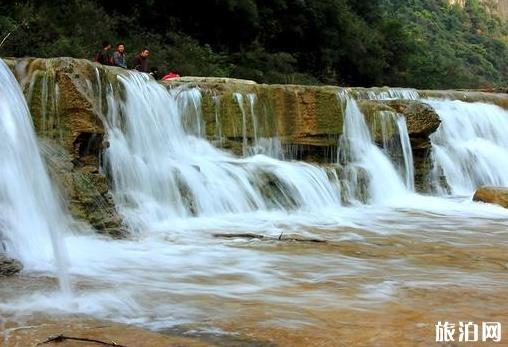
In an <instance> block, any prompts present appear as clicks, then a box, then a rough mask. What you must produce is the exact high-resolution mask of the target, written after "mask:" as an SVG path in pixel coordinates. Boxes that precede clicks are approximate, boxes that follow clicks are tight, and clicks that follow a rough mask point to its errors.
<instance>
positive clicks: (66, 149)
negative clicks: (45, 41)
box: [8, 58, 126, 237]
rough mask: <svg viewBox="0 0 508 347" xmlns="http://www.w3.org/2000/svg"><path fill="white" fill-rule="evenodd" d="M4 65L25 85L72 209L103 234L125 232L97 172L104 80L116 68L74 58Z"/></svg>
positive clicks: (51, 168)
mask: <svg viewBox="0 0 508 347" xmlns="http://www.w3.org/2000/svg"><path fill="white" fill-rule="evenodd" d="M8 65H9V66H10V67H11V69H12V70H13V72H14V74H15V75H16V78H17V79H18V81H19V82H20V85H21V87H22V89H23V92H24V94H25V97H26V99H27V102H28V105H29V108H30V113H31V115H32V119H33V121H34V126H35V129H36V132H37V135H38V136H39V138H41V139H42V140H41V144H40V145H41V146H40V147H41V152H42V154H43V157H44V159H45V161H46V163H47V165H48V168H49V171H50V174H51V176H52V177H53V180H54V181H55V182H57V183H58V185H59V186H60V188H61V191H62V192H64V194H65V196H66V197H67V201H68V202H69V205H68V208H69V211H70V212H71V214H72V215H73V216H74V217H75V218H78V219H80V220H84V221H86V222H88V223H89V224H91V225H92V226H93V227H94V228H96V229H97V230H98V231H99V232H101V233H105V234H108V235H111V236H113V237H121V236H125V234H126V232H125V229H124V228H123V227H122V220H121V218H120V217H119V216H118V214H117V213H116V210H115V206H114V203H113V201H112V198H111V194H110V192H109V189H108V182H107V178H106V176H105V175H104V174H103V173H101V171H100V166H101V163H100V157H101V153H102V152H103V149H104V147H105V142H106V140H105V136H106V134H105V126H104V122H103V118H102V115H103V114H104V113H105V110H106V107H105V104H106V101H105V100H106V94H105V92H104V90H105V89H104V88H105V85H106V82H107V81H104V79H108V78H111V79H112V80H114V79H115V73H116V72H118V69H116V68H108V69H104V68H103V67H101V66H98V65H95V64H93V63H91V62H90V61H88V60H82V59H72V58H55V59H33V58H26V59H18V60H16V61H9V62H8Z"/></svg>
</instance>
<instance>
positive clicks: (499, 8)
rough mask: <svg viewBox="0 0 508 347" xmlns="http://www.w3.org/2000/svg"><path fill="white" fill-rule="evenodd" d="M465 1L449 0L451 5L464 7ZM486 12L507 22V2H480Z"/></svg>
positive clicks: (490, 0) (501, 0) (493, 0)
mask: <svg viewBox="0 0 508 347" xmlns="http://www.w3.org/2000/svg"><path fill="white" fill-rule="evenodd" d="M466 1H467V0H449V2H450V4H452V5H459V6H462V7H464V6H465V4H466ZM480 2H481V3H482V4H483V5H484V6H485V8H486V9H487V11H489V12H490V13H492V14H495V15H497V16H499V17H500V18H502V19H504V20H508V0H480Z"/></svg>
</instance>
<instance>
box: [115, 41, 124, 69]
mask: <svg viewBox="0 0 508 347" xmlns="http://www.w3.org/2000/svg"><path fill="white" fill-rule="evenodd" d="M113 65H115V66H120V67H123V68H124V69H127V63H126V62H125V44H124V43H123V42H119V43H117V45H116V51H115V52H114V53H113Z"/></svg>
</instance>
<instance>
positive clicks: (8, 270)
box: [0, 253, 23, 277]
mask: <svg viewBox="0 0 508 347" xmlns="http://www.w3.org/2000/svg"><path fill="white" fill-rule="evenodd" d="M21 270H23V265H22V264H21V263H20V262H19V261H17V260H15V259H11V258H9V257H7V256H6V255H5V254H3V253H0V277H7V276H12V275H15V274H17V273H18V272H20V271H21Z"/></svg>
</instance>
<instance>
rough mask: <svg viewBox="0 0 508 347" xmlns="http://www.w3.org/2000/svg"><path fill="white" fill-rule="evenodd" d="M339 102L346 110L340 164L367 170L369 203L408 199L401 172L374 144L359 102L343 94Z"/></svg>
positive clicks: (340, 146) (344, 112) (340, 145)
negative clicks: (399, 172)
mask: <svg viewBox="0 0 508 347" xmlns="http://www.w3.org/2000/svg"><path fill="white" fill-rule="evenodd" d="M339 101H340V102H341V105H345V106H344V111H343V114H344V132H343V136H342V138H341V140H340V143H339V148H340V152H339V159H338V161H339V162H341V161H344V160H345V163H346V165H353V166H356V167H359V168H362V169H363V170H365V172H366V173H367V174H368V177H369V200H370V202H372V203H376V204H383V203H386V202H388V201H390V200H393V199H401V198H404V197H405V196H407V195H408V190H407V189H406V187H405V186H404V183H403V182H402V180H401V178H400V176H399V174H398V172H397V171H396V170H395V168H394V166H393V165H392V163H391V162H390V160H389V159H388V157H387V156H386V155H385V154H384V153H383V151H382V150H381V149H380V148H379V147H378V146H376V145H375V144H374V142H373V141H372V138H371V135H370V132H369V128H368V127H367V124H366V122H365V119H364V116H363V114H362V113H361V111H360V109H359V108H358V105H357V104H356V101H355V100H354V99H353V98H352V97H350V96H349V95H347V94H340V95H339ZM383 124H384V123H383ZM353 190H354V189H353ZM355 195H356V194H355Z"/></svg>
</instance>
